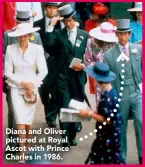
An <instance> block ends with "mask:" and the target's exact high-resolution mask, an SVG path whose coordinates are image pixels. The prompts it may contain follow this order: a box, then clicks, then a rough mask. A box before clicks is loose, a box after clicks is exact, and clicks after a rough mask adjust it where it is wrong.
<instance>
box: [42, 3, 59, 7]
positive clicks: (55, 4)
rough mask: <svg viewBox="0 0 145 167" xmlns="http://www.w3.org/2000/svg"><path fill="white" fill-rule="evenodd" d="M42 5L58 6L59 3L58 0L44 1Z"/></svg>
mask: <svg viewBox="0 0 145 167" xmlns="http://www.w3.org/2000/svg"><path fill="white" fill-rule="evenodd" d="M44 6H45V7H47V6H55V7H59V3H58V2H44Z"/></svg>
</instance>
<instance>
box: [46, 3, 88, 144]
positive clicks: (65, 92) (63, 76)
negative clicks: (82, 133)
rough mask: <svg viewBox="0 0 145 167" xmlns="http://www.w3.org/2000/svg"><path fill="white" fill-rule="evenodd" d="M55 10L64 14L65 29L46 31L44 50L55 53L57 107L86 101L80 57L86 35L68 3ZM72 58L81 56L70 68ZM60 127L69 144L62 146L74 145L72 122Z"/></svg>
mask: <svg viewBox="0 0 145 167" xmlns="http://www.w3.org/2000/svg"><path fill="white" fill-rule="evenodd" d="M58 12H59V15H60V16H61V17H63V20H62V21H63V23H64V25H65V28H63V29H61V30H59V31H56V32H55V33H53V34H52V33H50V32H48V33H47V34H46V37H45V40H46V42H45V43H46V45H45V46H44V47H45V49H46V50H47V48H51V51H52V52H53V55H54V60H53V62H52V66H53V67H54V68H53V77H55V79H56V84H57V93H58V94H57V96H58V98H59V101H58V102H59V106H60V108H68V107H69V106H68V105H69V102H70V100H71V99H75V100H78V101H84V100H86V101H87V98H86V95H85V83H86V74H85V72H84V71H83V69H84V64H83V56H84V52H85V48H86V43H87V39H88V37H89V35H88V33H87V32H85V31H83V30H81V29H79V28H77V27H76V22H75V14H76V12H75V11H73V10H72V7H71V5H70V4H67V5H64V6H62V7H60V8H59V9H58ZM74 57H75V58H79V59H81V60H82V63H79V64H75V65H74V66H73V67H72V68H69V65H70V63H71V61H72V59H73V58H74ZM87 102H88V101H87ZM60 128H61V129H65V130H66V134H65V135H63V136H62V137H66V136H67V137H68V143H65V144H64V146H70V145H71V146H75V145H77V143H76V140H75V139H76V127H75V123H62V122H60Z"/></svg>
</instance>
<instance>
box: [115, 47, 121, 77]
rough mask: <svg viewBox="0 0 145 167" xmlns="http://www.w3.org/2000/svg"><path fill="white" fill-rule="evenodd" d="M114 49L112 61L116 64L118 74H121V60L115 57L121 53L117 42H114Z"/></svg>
mask: <svg viewBox="0 0 145 167" xmlns="http://www.w3.org/2000/svg"><path fill="white" fill-rule="evenodd" d="M114 47H115V49H114V53H113V54H114V55H113V61H114V63H115V64H116V70H118V72H119V74H120V76H121V69H122V67H121V64H122V63H121V60H120V61H119V62H118V61H117V58H118V57H119V56H120V54H121V50H120V48H119V45H118V44H116V45H115V46H114Z"/></svg>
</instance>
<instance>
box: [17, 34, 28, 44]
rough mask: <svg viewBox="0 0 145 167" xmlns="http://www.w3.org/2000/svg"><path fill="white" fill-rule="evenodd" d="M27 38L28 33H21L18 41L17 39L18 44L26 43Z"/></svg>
mask: <svg viewBox="0 0 145 167" xmlns="http://www.w3.org/2000/svg"><path fill="white" fill-rule="evenodd" d="M29 39H30V35H29V34H26V35H22V36H20V37H18V41H19V44H20V45H26V44H28V42H29Z"/></svg>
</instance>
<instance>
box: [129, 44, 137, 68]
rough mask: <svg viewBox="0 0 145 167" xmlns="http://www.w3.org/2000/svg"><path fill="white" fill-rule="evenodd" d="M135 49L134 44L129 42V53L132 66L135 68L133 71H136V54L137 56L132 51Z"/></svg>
mask: <svg viewBox="0 0 145 167" xmlns="http://www.w3.org/2000/svg"><path fill="white" fill-rule="evenodd" d="M133 49H134V48H133V46H132V45H131V44H129V55H130V60H131V64H132V68H133V71H136V56H135V54H136V53H132V50H133Z"/></svg>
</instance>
